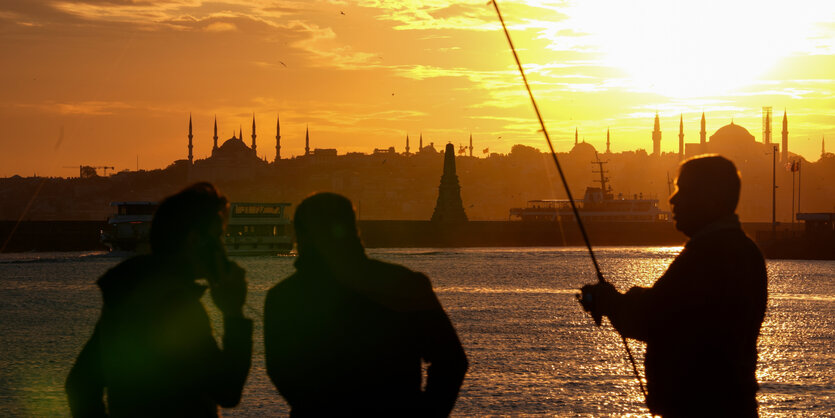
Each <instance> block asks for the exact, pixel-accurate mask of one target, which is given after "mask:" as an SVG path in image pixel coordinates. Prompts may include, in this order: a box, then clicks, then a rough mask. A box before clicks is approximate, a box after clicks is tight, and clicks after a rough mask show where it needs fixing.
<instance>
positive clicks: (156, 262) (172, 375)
mask: <svg viewBox="0 0 835 418" xmlns="http://www.w3.org/2000/svg"><path fill="white" fill-rule="evenodd" d="M226 214H227V202H226V199H225V198H224V197H222V196H220V195H219V194H218V193H217V191H216V190H215V188H214V187H213V186H212V185H211V184H208V183H198V184H195V185H193V186H191V187H188V188H186V189H185V190H183V191H181V192H179V193H177V194H175V195H173V196H170V197H168V198H167V199H165V200H164V201H163V203H162V204H161V205H160V207H159V209H158V210H157V212H156V215H155V216H154V220H153V223H152V225H151V254H150V255H144V256H136V257H133V258H130V259H128V260H125V261H123V262H122V263H120V264H119V265H117V266H116V267H114V268H112V269H110V270H109V271H108V272H107V273H105V274H104V276H102V277H101V278H100V279H99V281H98V285H99V288H101V292H102V299H103V306H102V311H101V316H100V317H99V320H98V323H97V324H96V327H95V330H94V331H93V335H92V337H90V340H89V341H88V342H87V344H86V345H85V346H84V349H83V350H82V351H81V354H80V355H79V356H78V359H77V360H76V363H75V365H74V366H73V368H72V370H71V371H70V374H69V376H68V377H67V384H66V390H67V395H68V398H69V404H70V409H71V411H72V414H73V416H77V417H95V416H106V415H110V416H114V417H121V416H143V417H161V416H165V417H167V416H171V417H182V416H201V417H216V416H218V405H219V406H222V407H225V408H229V407H233V406H235V405H237V404H238V402H239V400H240V398H241V390H242V389H243V386H244V382H245V380H246V377H247V374H248V373H249V366H250V356H251V354H252V321H251V320H249V319H247V318H245V317H244V316H243V311H242V307H243V304H244V301H245V298H246V281H245V280H244V271H243V269H241V268H240V267H238V266H237V265H236V264H235V263H233V262H231V261H229V260H228V259H227V258H226V254H225V252H224V248H223V246H222V243H221V235H222V233H223V227H224V222H225V218H226ZM198 278H206V279H208V282H209V288H210V289H211V297H212V300H213V301H214V303H215V305H216V306H217V307H218V308H219V310H220V311H221V312H222V313H223V324H224V330H223V349H220V348H218V345H217V343H216V341H215V339H214V337H213V336H212V328H211V324H210V322H209V317H208V315H207V314H206V310H205V309H204V307H203V305H202V303H201V302H200V297H201V296H202V295H203V293H204V291H205V290H206V287H205V286H202V285H200V284H198V283H196V282H195V280H196V279H198ZM105 393H106V398H107V399H106V406H105V402H104V397H105Z"/></svg>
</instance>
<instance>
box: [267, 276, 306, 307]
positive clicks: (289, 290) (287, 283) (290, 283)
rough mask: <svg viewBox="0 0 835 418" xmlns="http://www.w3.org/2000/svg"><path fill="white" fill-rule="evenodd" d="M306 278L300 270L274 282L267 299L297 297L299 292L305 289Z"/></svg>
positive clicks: (268, 291)
mask: <svg viewBox="0 0 835 418" xmlns="http://www.w3.org/2000/svg"><path fill="white" fill-rule="evenodd" d="M305 288H306V286H305V280H304V278H303V277H301V275H300V274H299V272H295V273H293V274H291V275H289V276H287V277H286V278H284V279H282V280H281V281H279V282H278V283H276V284H274V285H273V287H271V288H270V289H269V290H267V301H268V302H269V301H274V300H277V299H286V298H296V297H298V294H299V292H303V291H304V290H305Z"/></svg>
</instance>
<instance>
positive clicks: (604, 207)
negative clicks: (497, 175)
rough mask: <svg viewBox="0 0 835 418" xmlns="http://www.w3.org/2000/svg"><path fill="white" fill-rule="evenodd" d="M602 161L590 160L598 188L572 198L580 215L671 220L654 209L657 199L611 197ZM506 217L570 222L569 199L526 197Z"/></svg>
mask: <svg viewBox="0 0 835 418" xmlns="http://www.w3.org/2000/svg"><path fill="white" fill-rule="evenodd" d="M605 163H606V162H605V161H600V158H599V157H598V158H597V161H593V162H592V164H594V165H597V166H598V167H599V169H598V170H597V171H594V170H593V171H592V172H594V173H595V174H598V173H599V174H600V179H599V180H596V182H599V183H600V187H587V188H586V192H585V194H584V195H583V199H582V200H576V199H575V200H574V204H575V205H576V206H577V211H578V212H579V213H580V218H581V219H582V221H583V222H584V223H588V222H671V216H670V215H671V214H670V212H667V211H663V210H661V209H659V208H658V199H649V198H644V196H643V194H638V195H634V196H633V198H632V199H630V198H628V197H624V196H623V194H622V193H619V194H618V195H617V197H615V195H614V193H613V192H612V188H611V186H609V185H608V181H609V178H608V177H606V172H607V171H605V170H604V169H603V164H605ZM510 220H522V221H548V222H554V221H560V222H568V221H574V212H573V211H572V209H571V201H569V200H568V199H540V200H529V201H528V205H527V207H524V208H512V209H510Z"/></svg>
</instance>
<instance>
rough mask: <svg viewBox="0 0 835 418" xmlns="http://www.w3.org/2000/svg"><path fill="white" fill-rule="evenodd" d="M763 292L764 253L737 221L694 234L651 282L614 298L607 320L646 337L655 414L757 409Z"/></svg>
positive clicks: (627, 332) (650, 397) (627, 333)
mask: <svg viewBox="0 0 835 418" xmlns="http://www.w3.org/2000/svg"><path fill="white" fill-rule="evenodd" d="M767 294H768V290H767V277H766V268H765V261H764V260H763V256H762V254H761V253H760V251H759V249H758V248H757V246H756V245H755V244H754V243H753V242H752V241H751V240H750V239H749V238H748V237H747V236H745V234H744V233H743V231H742V230H741V229H740V227H739V223H738V222H736V221H735V220H734V221H733V222H725V223H721V222H720V223H718V224H714V225H712V226H710V227H708V228H706V229H705V230H703V231H702V232H700V233H699V234H697V235H695V236H694V237H693V238H692V239H691V240H690V241H689V242H688V243H687V245H685V247H684V249H683V250H682V252H681V253H680V254H679V255H678V256H677V257H676V259H675V260H674V261H673V263H672V264H671V265H670V267H669V268H668V269H667V272H666V273H664V275H663V276H661V278H660V279H658V281H657V282H656V283H655V284H654V285H653V286H652V287H651V288H643V287H633V288H632V289H630V290H629V292H627V293H626V294H625V295H622V296H620V297H618V298H617V303H615V304H614V307H613V309H612V310H611V312H609V313H608V316H609V318H610V320H611V322H612V324H613V325H614V326H615V328H617V330H618V331H619V332H620V333H621V334H622V335H624V336H626V337H629V338H635V339H639V340H641V341H646V343H647V351H646V360H645V366H646V378H647V391H648V398H647V404H648V406H649V408H650V410H651V411H652V412H653V413H655V414H660V415H664V416H735V417H741V416H756V415H757V403H756V392H757V390H758V385H757V378H756V375H755V371H756V365H757V338H758V336H759V333H760V326H761V325H762V322H763V317H764V315H765V310H766V300H767Z"/></svg>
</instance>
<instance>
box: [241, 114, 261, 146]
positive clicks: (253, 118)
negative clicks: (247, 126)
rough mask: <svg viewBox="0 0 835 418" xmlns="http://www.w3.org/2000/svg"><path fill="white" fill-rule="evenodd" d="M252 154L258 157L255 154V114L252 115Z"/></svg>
mask: <svg viewBox="0 0 835 418" xmlns="http://www.w3.org/2000/svg"><path fill="white" fill-rule="evenodd" d="M241 136H243V135H241ZM252 153H253V154H255V155H258V153H257V152H255V113H253V114H252Z"/></svg>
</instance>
